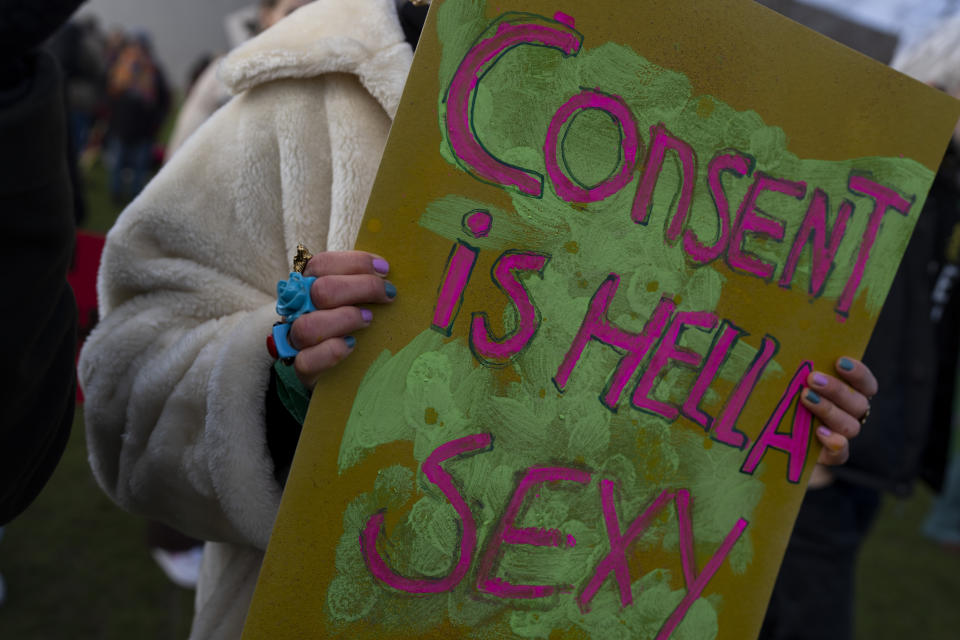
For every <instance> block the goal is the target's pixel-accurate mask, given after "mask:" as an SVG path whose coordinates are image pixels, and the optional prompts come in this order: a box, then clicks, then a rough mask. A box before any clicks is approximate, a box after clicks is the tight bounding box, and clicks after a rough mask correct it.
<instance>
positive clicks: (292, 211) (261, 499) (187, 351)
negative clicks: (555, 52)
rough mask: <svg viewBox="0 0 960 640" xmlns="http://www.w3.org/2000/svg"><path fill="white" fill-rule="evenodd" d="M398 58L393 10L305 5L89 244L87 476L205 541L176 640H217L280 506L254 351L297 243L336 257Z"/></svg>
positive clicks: (400, 38) (361, 202)
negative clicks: (189, 627)
mask: <svg viewBox="0 0 960 640" xmlns="http://www.w3.org/2000/svg"><path fill="white" fill-rule="evenodd" d="M411 58H412V51H411V49H410V46H409V45H408V44H407V43H406V41H405V40H404V34H403V31H402V29H401V27H400V24H399V22H398V19H397V14H396V8H395V5H394V0H317V1H316V2H314V3H313V4H310V5H307V6H305V7H304V8H302V9H300V10H298V11H297V12H295V13H294V14H292V15H291V16H289V17H288V18H286V19H285V20H283V21H281V22H280V23H278V24H277V25H276V26H274V27H273V28H271V29H269V30H268V31H266V32H264V33H263V34H261V35H260V36H258V37H257V38H255V39H253V40H251V41H249V42H247V43H246V44H244V45H243V46H241V47H240V48H238V49H237V50H235V51H234V52H233V53H231V54H230V55H229V56H227V58H226V59H225V60H224V62H223V63H222V66H221V69H220V74H221V77H222V79H223V80H224V82H225V83H226V84H227V85H228V86H229V87H231V89H232V90H233V91H234V92H235V93H237V94H238V95H236V97H234V98H233V99H232V100H231V101H230V102H229V103H227V104H226V105H225V106H224V107H223V108H221V109H220V110H219V111H218V112H217V113H216V114H215V115H214V116H213V117H212V118H211V119H210V120H209V121H207V123H205V124H204V125H203V126H202V127H201V128H200V129H198V130H197V131H196V133H194V134H193V135H192V136H191V137H190V138H189V139H188V140H187V142H186V143H185V145H184V146H183V148H182V149H181V150H180V151H179V152H178V153H177V154H176V156H175V157H174V158H173V159H172V161H171V162H170V163H169V164H168V165H167V166H166V167H164V169H163V170H162V171H161V172H160V173H159V174H158V175H157V177H156V178H155V179H154V180H153V181H152V182H151V183H150V184H149V185H148V186H147V188H146V189H145V190H144V191H143V193H142V194H141V195H140V196H139V197H138V198H137V199H136V200H135V201H134V202H133V203H132V204H131V205H130V206H129V207H128V208H127V210H126V211H124V212H123V214H122V215H121V216H120V218H119V220H118V221H117V224H116V225H115V226H114V227H113V229H112V230H111V231H110V234H109V235H108V236H107V244H106V248H105V250H104V254H103V261H102V264H101V268H100V274H99V281H98V292H99V305H100V317H101V321H100V323H99V325H98V326H97V328H96V330H95V331H94V332H93V333H92V334H91V336H90V337H89V339H88V340H87V342H86V345H85V347H84V349H83V352H82V354H81V358H80V364H79V374H80V380H81V384H82V386H83V390H84V394H85V396H86V405H85V420H86V428H87V445H88V449H89V452H90V464H91V466H92V468H93V473H94V475H95V476H96V478H97V481H98V482H99V483H100V485H101V486H102V487H103V488H104V490H105V491H106V492H107V493H108V494H109V495H110V496H111V497H112V498H113V499H114V500H115V501H116V502H118V503H119V504H120V505H121V506H123V507H124V508H126V509H128V510H130V511H132V512H134V513H137V514H140V515H143V516H146V517H149V518H154V519H158V520H161V521H164V522H167V523H169V524H170V525H172V526H174V527H176V528H178V529H180V530H182V531H183V532H185V533H187V534H190V535H192V536H195V537H198V538H201V539H204V540H209V541H211V542H210V543H208V544H207V545H206V552H205V554H204V562H203V567H202V569H201V576H200V583H199V585H198V588H197V599H196V614H195V618H194V625H193V631H192V634H191V637H192V638H236V637H238V636H239V634H240V630H241V628H242V625H243V619H244V616H245V614H246V610H247V607H248V605H249V602H250V598H251V596H252V592H253V587H254V584H255V581H256V577H257V572H258V570H259V566H260V563H261V560H262V557H263V550H264V549H265V548H266V545H267V540H268V538H269V536H270V530H271V528H272V526H273V521H274V518H275V516H276V512H277V507H278V505H279V502H280V495H281V488H280V486H278V484H277V481H276V480H275V479H274V475H273V471H274V470H273V463H272V461H271V458H270V455H269V452H268V450H267V445H266V429H267V428H268V427H267V425H265V424H264V397H265V393H266V389H267V384H268V380H269V371H270V367H271V365H272V361H271V358H270V356H269V355H268V353H267V350H266V347H265V338H266V336H267V333H268V332H269V331H270V327H271V325H272V324H273V323H274V322H275V321H276V320H277V319H278V318H277V314H276V311H275V308H274V307H275V304H276V284H277V281H278V280H280V279H282V278H285V277H286V276H287V274H288V273H289V271H290V261H291V258H292V256H293V254H294V251H295V249H296V246H297V243H299V242H302V243H304V244H305V245H307V246H308V247H309V248H310V249H311V250H312V251H314V252H317V251H325V250H329V251H335V250H344V249H349V248H351V247H352V245H353V242H354V239H355V237H356V234H357V231H358V228H359V225H360V221H361V217H362V215H363V211H364V207H365V205H366V201H367V198H368V195H369V192H370V188H371V186H372V183H373V178H374V174H375V172H376V168H377V166H378V164H379V160H380V155H381V152H382V149H383V146H384V143H385V142H386V137H387V133H388V130H389V128H390V124H391V122H392V118H393V115H394V113H395V111H396V108H397V104H398V102H399V99H400V94H401V91H402V89H403V84H404V81H405V79H406V74H407V71H408V70H409V66H410V61H411Z"/></svg>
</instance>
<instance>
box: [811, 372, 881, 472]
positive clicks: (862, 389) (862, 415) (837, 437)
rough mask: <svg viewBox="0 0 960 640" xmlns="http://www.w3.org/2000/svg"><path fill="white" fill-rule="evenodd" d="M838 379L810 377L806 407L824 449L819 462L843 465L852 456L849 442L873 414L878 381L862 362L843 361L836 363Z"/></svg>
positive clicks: (829, 376)
mask: <svg viewBox="0 0 960 640" xmlns="http://www.w3.org/2000/svg"><path fill="white" fill-rule="evenodd" d="M834 368H835V369H836V377H835V376H832V375H829V374H826V373H822V372H820V371H814V372H813V373H811V374H810V375H809V376H808V377H807V389H805V390H804V392H803V395H802V396H801V398H802V402H803V405H804V406H805V407H806V408H807V409H809V410H810V412H811V413H812V414H813V415H814V417H816V418H817V422H818V423H819V424H818V425H817V427H816V431H815V433H816V435H817V439H818V440H820V442H821V443H823V450H822V451H821V452H820V457H819V458H818V459H817V462H818V463H820V464H824V465H838V464H843V463H844V462H846V461H847V458H848V457H850V439H851V438H855V437H857V434H859V433H860V427H861V426H862V425H863V423H864V421H865V420H866V418H867V416H868V415H869V413H870V398H872V397H873V396H874V395H875V394H876V393H877V379H876V378H875V377H874V376H873V373H872V372H871V371H870V369H868V368H867V366H866V365H864V364H863V363H862V362H860V361H859V360H854V359H853V358H840V359H838V360H837V361H836V363H835V364H834Z"/></svg>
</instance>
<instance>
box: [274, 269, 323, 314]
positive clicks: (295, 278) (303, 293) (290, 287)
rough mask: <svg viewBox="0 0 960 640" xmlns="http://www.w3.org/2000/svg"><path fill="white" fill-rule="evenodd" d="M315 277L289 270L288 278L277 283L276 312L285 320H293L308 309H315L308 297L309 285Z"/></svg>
mask: <svg viewBox="0 0 960 640" xmlns="http://www.w3.org/2000/svg"><path fill="white" fill-rule="evenodd" d="M314 280H316V278H313V277H307V278H304V277H303V275H301V274H299V273H297V272H296V271H292V272H290V278H289V279H287V280H281V281H279V282H278V283H277V313H278V314H280V315H281V316H283V319H284V320H286V321H287V322H293V321H294V320H296V319H297V318H299V317H300V316H302V315H303V314H305V313H308V312H310V311H316V310H317V308H316V307H315V306H313V300H312V299H311V298H310V285H312V284H313V281H314Z"/></svg>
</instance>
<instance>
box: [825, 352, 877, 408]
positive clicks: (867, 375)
mask: <svg viewBox="0 0 960 640" xmlns="http://www.w3.org/2000/svg"><path fill="white" fill-rule="evenodd" d="M835 366H836V369H837V373H838V374H840V377H841V378H843V379H844V380H846V382H847V384H849V385H850V386H851V387H853V388H854V389H856V390H857V391H859V392H860V393H862V394H863V395H865V396H867V398H868V399H869V398H872V397H873V396H875V395H877V390H878V386H877V379H876V378H875V377H874V376H873V372H872V371H870V368H869V367H868V366H866V365H865V364H863V363H862V362H860V361H859V360H854V359H853V358H847V357H843V358H840V359H838V360H837V362H836V365H835Z"/></svg>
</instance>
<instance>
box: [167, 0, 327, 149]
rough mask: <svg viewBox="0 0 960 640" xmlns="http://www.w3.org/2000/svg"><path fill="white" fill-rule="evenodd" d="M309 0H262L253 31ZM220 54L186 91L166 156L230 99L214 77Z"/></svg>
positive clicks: (259, 30)
mask: <svg viewBox="0 0 960 640" xmlns="http://www.w3.org/2000/svg"><path fill="white" fill-rule="evenodd" d="M309 2H311V0H261V1H260V6H259V10H258V12H257V22H256V25H255V31H254V32H253V33H252V34H251V35H256V34H257V33H260V32H262V31H264V30H266V29H269V28H270V27H272V26H273V25H274V24H276V23H277V22H279V21H280V20H281V19H282V18H285V17H286V16H288V15H290V14H291V13H293V12H294V11H296V10H297V9H299V8H300V7H302V6H303V5H305V4H309ZM221 60H222V57H217V58H215V59H214V60H213V61H211V62H210V63H209V64H208V65H207V67H206V69H205V70H204V71H203V72H202V73H201V74H200V76H199V77H198V78H197V81H196V82H195V83H194V85H193V87H192V88H191V90H190V91H189V92H188V93H187V97H186V99H184V101H183V105H182V106H181V107H180V112H179V114H177V121H176V123H175V124H174V125H173V132H172V133H171V134H170V142H169V143H168V144H167V154H166V157H167V159H169V158H170V157H171V156H172V155H173V154H174V153H175V152H176V151H177V149H179V148H180V147H181V146H182V145H183V143H184V142H186V140H187V138H189V137H190V134H192V133H193V132H194V131H196V130H197V128H198V127H199V126H200V125H201V124H203V122H204V121H205V120H206V119H207V118H209V117H210V116H212V115H213V113H214V112H215V111H216V110H217V109H219V108H220V107H222V106H223V105H225V104H226V103H227V101H228V100H230V97H231V93H230V90H229V89H228V88H227V85H225V84H224V83H223V82H222V81H221V80H220V78H218V77H217V66H218V65H219V64H220V61H221Z"/></svg>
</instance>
